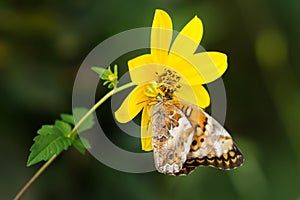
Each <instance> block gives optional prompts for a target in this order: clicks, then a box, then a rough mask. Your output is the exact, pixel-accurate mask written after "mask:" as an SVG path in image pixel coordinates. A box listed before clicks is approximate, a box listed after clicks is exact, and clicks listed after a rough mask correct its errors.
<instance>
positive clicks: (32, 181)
mask: <svg viewBox="0 0 300 200" xmlns="http://www.w3.org/2000/svg"><path fill="white" fill-rule="evenodd" d="M134 85H135V84H134V83H132V82H130V83H127V84H125V85H123V86H121V87H117V88H114V89H113V90H111V91H110V92H108V93H107V94H106V95H105V96H104V97H102V98H101V99H100V100H99V101H98V102H97V103H96V104H95V105H94V106H93V107H92V108H91V109H90V110H89V111H88V112H87V113H86V114H85V115H84V116H83V117H82V118H81V119H80V120H79V121H78V123H76V125H75V126H74V128H73V129H72V131H71V132H70V133H69V134H68V137H69V138H71V137H72V136H73V135H74V134H75V133H76V130H77V129H78V127H79V126H80V125H81V124H82V123H83V122H84V121H85V120H86V119H87V118H88V117H89V116H90V115H91V114H92V113H93V112H94V111H95V110H96V109H97V108H98V107H99V106H100V105H101V104H102V103H104V102H105V101H106V100H107V99H108V98H109V97H111V96H112V95H113V94H116V93H118V92H120V91H122V90H125V89H127V88H130V87H132V86H134ZM57 156H58V155H56V154H55V155H53V156H52V157H51V158H50V159H49V160H48V161H47V162H46V163H45V164H43V165H42V166H41V167H40V168H39V170H38V171H37V172H36V173H35V174H34V175H33V176H32V177H31V178H30V179H29V181H28V182H27V183H26V184H25V185H24V187H23V188H22V189H21V190H20V191H19V192H18V194H17V195H16V196H15V198H14V200H18V199H20V198H21V197H22V195H23V194H24V193H25V192H26V191H27V190H28V189H29V187H30V186H31V185H32V184H33V183H34V182H35V181H36V179H37V178H38V177H39V176H40V175H41V174H42V173H43V172H44V171H45V170H46V169H47V168H48V166H49V165H50V164H51V163H52V162H53V161H54V160H55V158H56V157H57Z"/></svg>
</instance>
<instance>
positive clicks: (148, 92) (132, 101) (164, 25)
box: [115, 10, 227, 151]
mask: <svg viewBox="0 0 300 200" xmlns="http://www.w3.org/2000/svg"><path fill="white" fill-rule="evenodd" d="M172 35H173V28H172V21H171V18H170V16H169V15H168V14H167V13H166V12H165V11H163V10H156V11H155V15H154V19H153V23H152V28H151V53H150V54H145V55H142V56H139V57H136V58H134V59H132V60H129V61H128V66H129V73H130V76H131V80H132V82H133V83H135V84H136V85H137V86H136V87H135V88H134V89H133V90H132V92H131V93H130V94H129V95H128V97H127V98H126V99H125V100H124V102H123V103H122V105H121V107H120V108H119V109H118V110H117V111H116V112H115V117H116V119H117V120H118V121H119V122H121V123H126V122H128V121H130V120H132V119H133V118H134V117H135V116H136V115H137V114H138V113H139V112H140V111H141V110H142V109H143V112H142V121H141V142H142V149H143V150H145V151H150V150H152V144H151V143H152V132H151V126H148V125H150V124H149V122H150V117H151V108H152V106H153V102H154V103H155V102H157V98H159V97H160V96H164V95H166V93H165V91H162V90H163V89H164V88H167V89H169V90H171V91H172V92H171V93H170V94H171V95H172V97H173V96H174V97H176V98H179V99H183V100H185V101H187V102H190V103H193V104H195V105H198V106H199V107H201V108H205V107H207V106H209V103H210V98H209V94H208V92H207V91H206V89H205V88H204V87H203V86H202V84H206V83H209V82H211V81H214V80H216V79H217V78H219V77H220V76H221V75H222V74H223V73H224V72H225V70H226V68H227V56H226V55H225V54H223V53H219V52H200V53H196V52H195V51H196V50H197V48H198V46H199V44H200V41H201V38H202V35H203V27H202V22H201V20H200V19H199V18H198V17H197V16H195V17H194V18H193V19H192V20H190V21H189V22H188V23H187V24H186V25H185V27H184V28H183V29H182V30H181V31H180V33H179V34H178V35H177V36H176V38H175V40H174V42H173V43H172V44H171V42H172ZM162 79H163V80H162ZM166 79H167V80H166ZM173 84H174V85H173ZM162 87H163V88H162ZM155 100H156V101H155Z"/></svg>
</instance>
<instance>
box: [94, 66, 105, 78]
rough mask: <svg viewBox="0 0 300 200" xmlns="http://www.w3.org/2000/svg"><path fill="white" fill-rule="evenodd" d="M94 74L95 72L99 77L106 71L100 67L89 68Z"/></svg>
mask: <svg viewBox="0 0 300 200" xmlns="http://www.w3.org/2000/svg"><path fill="white" fill-rule="evenodd" d="M91 69H92V70H93V71H94V72H96V73H97V74H99V76H101V75H102V74H103V72H104V71H105V70H106V69H104V68H101V67H92V68H91Z"/></svg>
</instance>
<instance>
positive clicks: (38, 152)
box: [27, 127, 72, 167]
mask: <svg viewBox="0 0 300 200" xmlns="http://www.w3.org/2000/svg"><path fill="white" fill-rule="evenodd" d="M53 128H54V129H57V128H56V127H53ZM57 130H58V129H57ZM58 131H59V130H58ZM71 143H72V142H71V140H70V138H67V137H66V136H64V134H62V133H61V132H60V131H59V133H54V134H50V135H38V136H36V137H35V138H34V144H33V145H32V146H31V148H30V151H31V153H30V155H29V158H28V161H27V166H28V167H29V166H31V165H33V164H36V163H38V162H40V161H42V160H44V161H47V160H49V158H51V157H52V156H53V155H59V154H60V153H61V152H62V151H63V150H67V149H68V148H69V146H70V145H71Z"/></svg>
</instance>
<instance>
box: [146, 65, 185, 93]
mask: <svg viewBox="0 0 300 200" xmlns="http://www.w3.org/2000/svg"><path fill="white" fill-rule="evenodd" d="M156 75H157V80H156V81H155V82H152V83H149V84H148V85H147V87H146V89H145V91H144V93H145V95H146V96H148V97H152V98H158V99H173V97H174V92H176V90H178V89H180V88H181V85H180V83H179V81H180V78H181V77H180V76H179V75H177V73H176V72H175V71H172V70H170V69H164V72H163V73H162V74H158V73H156Z"/></svg>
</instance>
